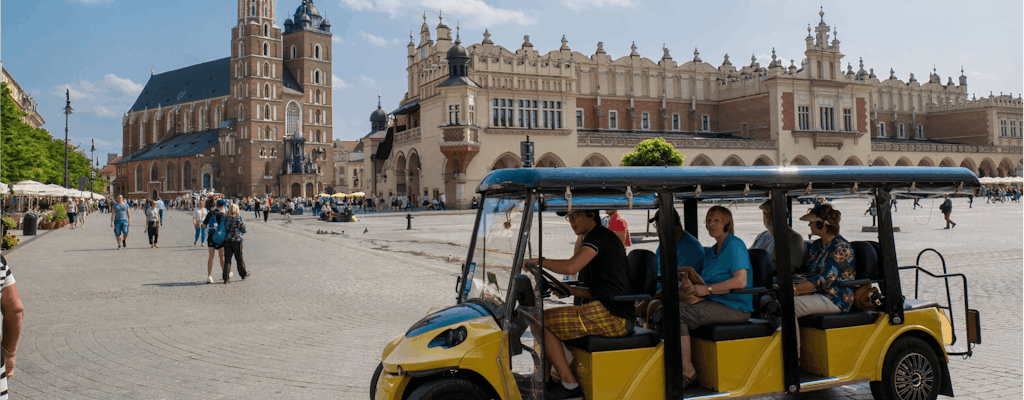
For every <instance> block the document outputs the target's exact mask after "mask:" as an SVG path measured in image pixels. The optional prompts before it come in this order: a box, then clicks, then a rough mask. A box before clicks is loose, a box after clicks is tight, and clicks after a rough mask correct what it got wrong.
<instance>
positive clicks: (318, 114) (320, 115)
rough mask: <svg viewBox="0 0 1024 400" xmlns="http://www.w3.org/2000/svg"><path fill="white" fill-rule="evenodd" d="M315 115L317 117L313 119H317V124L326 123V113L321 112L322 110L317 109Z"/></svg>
mask: <svg viewBox="0 0 1024 400" xmlns="http://www.w3.org/2000/svg"><path fill="white" fill-rule="evenodd" d="M314 115H315V117H316V118H315V119H314V120H313V121H315V122H316V123H317V124H323V123H324V115H323V113H321V112H320V110H316V113H315V114H314Z"/></svg>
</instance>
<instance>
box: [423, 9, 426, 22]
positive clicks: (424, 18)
mask: <svg viewBox="0 0 1024 400" xmlns="http://www.w3.org/2000/svg"><path fill="white" fill-rule="evenodd" d="M423 23H424V24H425V23H427V12H426V11H424V12H423Z"/></svg>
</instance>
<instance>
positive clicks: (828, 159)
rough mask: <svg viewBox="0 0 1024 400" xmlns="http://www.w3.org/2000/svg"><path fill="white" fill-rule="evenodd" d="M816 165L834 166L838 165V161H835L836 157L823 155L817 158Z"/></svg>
mask: <svg viewBox="0 0 1024 400" xmlns="http://www.w3.org/2000/svg"><path fill="white" fill-rule="evenodd" d="M818 165H820V166H829V167H834V166H837V165H839V163H837V162H836V159H834V158H832V156H824V157H822V158H821V160H818Z"/></svg>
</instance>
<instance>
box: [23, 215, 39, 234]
mask: <svg viewBox="0 0 1024 400" xmlns="http://www.w3.org/2000/svg"><path fill="white" fill-rule="evenodd" d="M37 225H38V223H37V221H36V215H35V214H32V213H28V214H25V218H24V219H22V220H21V229H22V230H21V234H22V236H35V235H36V226H37Z"/></svg>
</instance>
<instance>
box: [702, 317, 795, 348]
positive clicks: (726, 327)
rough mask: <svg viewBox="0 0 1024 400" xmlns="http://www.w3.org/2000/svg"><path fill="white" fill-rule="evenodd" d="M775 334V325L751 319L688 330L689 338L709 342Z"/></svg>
mask: <svg viewBox="0 0 1024 400" xmlns="http://www.w3.org/2000/svg"><path fill="white" fill-rule="evenodd" d="M774 332H775V324H774V323H772V322H771V321H766V320H763V319H757V318H751V319H750V320H749V321H747V322H740V323H735V324H708V325H704V326H702V327H699V328H697V329H691V330H690V337H691V338H697V339H703V340H707V341H711V342H721V341H725V340H739V339H750V338H757V337H764V336H770V335H771V334H772V333H774Z"/></svg>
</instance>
